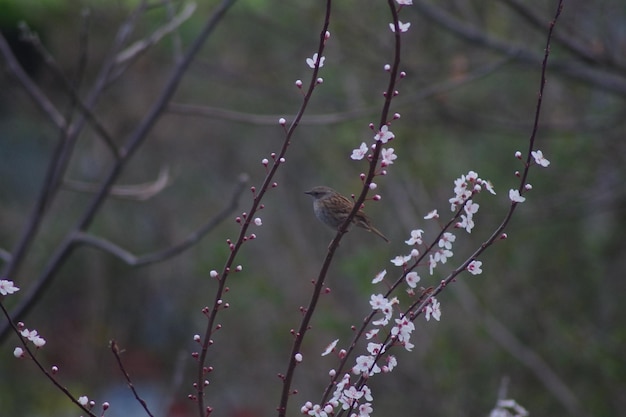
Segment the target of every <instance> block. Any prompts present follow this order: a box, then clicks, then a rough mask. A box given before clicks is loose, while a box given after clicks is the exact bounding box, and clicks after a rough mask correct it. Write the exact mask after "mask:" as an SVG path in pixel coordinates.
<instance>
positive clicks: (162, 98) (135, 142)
mask: <svg viewBox="0 0 626 417" xmlns="http://www.w3.org/2000/svg"><path fill="white" fill-rule="evenodd" d="M234 2H235V0H222V2H221V3H220V4H219V5H217V6H216V8H215V11H214V12H213V14H212V15H211V16H210V17H209V18H208V19H207V21H206V22H205V24H204V27H203V28H202V29H201V31H200V33H199V34H198V35H197V36H196V38H195V40H194V41H193V43H192V45H191V46H190V48H189V49H188V50H187V52H186V53H185V56H184V57H183V59H182V60H181V62H180V63H178V64H177V65H176V67H175V68H174V69H173V70H172V74H171V75H170V77H169V78H168V80H167V81H166V83H165V85H164V87H163V89H162V91H161V93H160V95H159V97H158V98H157V99H156V100H155V102H154V104H153V106H152V107H151V108H150V110H149V111H148V113H147V114H146V115H145V116H144V118H143V119H142V121H141V122H140V123H139V125H138V126H137V128H136V129H135V131H134V132H133V133H132V134H131V135H130V137H129V138H128V140H127V141H126V144H125V146H124V147H123V148H121V152H120V155H121V157H120V158H119V159H117V160H116V161H115V163H114V164H113V165H112V166H111V168H110V170H109V172H108V173H107V175H106V178H105V179H104V181H103V183H102V184H101V186H100V190H99V191H98V193H97V195H95V196H94V198H93V199H92V201H91V202H90V203H89V205H88V207H87V208H86V209H85V211H84V212H83V214H82V216H81V217H80V218H79V220H78V222H77V223H76V225H75V226H74V228H73V230H72V231H71V232H69V233H68V235H67V236H66V237H65V238H64V239H63V240H62V241H61V243H60V244H59V246H58V247H57V250H56V251H55V253H54V254H53V255H52V256H51V257H50V259H49V261H48V263H47V264H46V266H45V267H44V269H43V271H42V272H41V274H40V275H39V276H38V277H37V279H36V280H35V282H34V283H33V284H32V287H31V288H29V289H28V291H27V292H26V293H25V294H24V296H23V297H22V299H21V300H20V302H19V304H18V305H17V306H16V307H15V309H14V310H13V311H12V312H11V317H13V318H14V319H15V320H17V319H19V318H20V317H22V316H23V315H24V314H26V313H27V312H28V311H29V310H30V309H31V308H32V307H33V306H34V305H35V303H36V302H37V300H38V299H39V297H41V295H42V294H43V293H44V291H45V289H46V288H48V286H50V285H51V283H52V281H53V279H54V277H55V276H56V272H57V271H58V270H59V269H60V268H61V266H62V265H63V264H64V263H65V261H66V260H67V258H68V257H69V256H70V254H71V253H72V249H73V248H74V245H75V241H74V235H75V234H76V233H77V232H79V231H84V230H86V229H87V228H88V227H89V225H90V224H91V223H92V221H93V219H94V217H95V216H96V214H97V212H98V210H99V209H100V207H101V206H102V204H103V203H104V201H105V200H106V198H107V197H108V195H109V190H110V188H111V187H112V186H113V183H114V182H115V180H116V179H117V178H118V176H119V174H120V173H121V171H122V168H123V167H124V166H125V164H126V162H127V161H128V160H129V159H130V157H131V156H132V155H133V154H134V152H136V151H137V149H138V148H139V147H140V146H141V144H142V143H143V142H144V140H145V139H146V138H147V136H148V133H149V132H150V131H151V129H152V127H153V126H154V125H155V124H156V122H157V120H158V119H159V117H160V116H161V114H162V113H163V110H164V109H165V107H166V106H167V103H168V102H169V100H170V99H171V97H172V96H173V95H174V93H175V92H176V89H177V87H178V84H179V83H180V81H181V79H182V78H183V75H184V74H185V73H186V71H187V68H188V67H189V65H190V64H191V61H192V60H193V59H194V58H195V56H196V54H197V53H198V51H199V50H200V48H201V47H202V45H203V44H204V42H205V41H206V39H207V38H208V37H209V35H210V34H211V33H212V32H213V30H214V29H215V27H216V26H217V25H218V23H219V22H220V21H221V19H222V17H223V16H224V15H225V14H226V12H227V11H228V9H229V8H230V6H232V4H233V3H234ZM144 3H145V2H144ZM142 4H143V3H142ZM125 29H128V28H125V27H124V26H123V27H122V28H121V29H120V31H118V37H117V38H116V44H117V43H119V42H121V41H122V39H124V36H126V35H127V32H126V31H125ZM109 69H110V66H109V65H107V64H105V65H104V67H103V69H102V70H101V72H100V75H99V76H98V80H97V81H96V85H95V86H94V88H93V90H92V93H91V94H90V96H89V97H88V98H87V100H86V103H87V105H88V106H92V105H93V104H94V103H95V100H96V98H97V96H98V95H99V93H100V92H101V91H102V90H103V89H104V87H105V86H106V83H107V80H108V75H109V74H110V72H109ZM79 124H80V123H79ZM79 130H80V126H73V129H72V132H70V133H71V134H77V132H78V131H79ZM39 220H40V219H39ZM13 256H14V258H15V253H14V254H13ZM9 329H10V328H9V326H8V325H7V324H6V323H2V324H1V325H0V340H2V339H3V338H4V337H6V336H7V334H8V332H9Z"/></svg>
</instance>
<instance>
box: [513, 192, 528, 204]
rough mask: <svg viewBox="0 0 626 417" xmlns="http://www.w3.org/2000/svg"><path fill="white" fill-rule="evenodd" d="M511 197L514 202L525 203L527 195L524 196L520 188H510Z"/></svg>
mask: <svg viewBox="0 0 626 417" xmlns="http://www.w3.org/2000/svg"><path fill="white" fill-rule="evenodd" d="M509 199H510V200H511V201H512V202H514V203H523V202H524V201H526V197H522V196H521V195H520V193H519V191H518V190H513V189H511V190H509Z"/></svg>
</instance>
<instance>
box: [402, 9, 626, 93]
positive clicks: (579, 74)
mask: <svg viewBox="0 0 626 417" xmlns="http://www.w3.org/2000/svg"><path fill="white" fill-rule="evenodd" d="M413 7H416V8H417V10H419V11H420V12H421V13H422V14H424V15H425V16H426V17H427V18H428V20H431V21H433V22H435V23H437V24H439V25H440V26H442V27H443V28H444V29H446V30H448V31H449V32H451V33H453V34H455V35H457V36H458V37H460V38H461V39H464V40H466V41H469V42H472V43H475V44H477V45H481V46H484V47H486V48H489V49H492V50H495V51H497V52H500V53H503V54H505V55H507V56H510V57H512V58H515V59H516V60H518V61H520V62H525V63H530V64H540V63H541V62H542V60H543V58H542V56H541V54H537V53H534V52H532V51H530V50H528V49H527V48H525V47H523V46H522V45H514V44H511V43H507V42H504V41H502V40H499V39H497V38H494V37H492V36H490V35H489V34H487V33H486V32H484V31H482V30H480V29H478V28H476V27H475V26H472V25H470V24H467V23H465V22H463V21H461V20H459V19H457V18H456V17H454V16H452V15H451V14H449V13H447V12H445V11H444V10H443V9H441V8H440V7H438V6H433V5H432V4H428V3H427V2H425V1H417V2H415V3H413ZM551 66H552V70H553V71H555V72H560V73H562V74H564V75H567V76H569V77H571V78H574V79H576V80H579V81H583V82H586V83H589V84H592V85H595V86H596V87H598V88H601V89H603V90H606V91H608V92H611V93H614V94H615V93H617V94H620V95H626V80H625V79H624V78H623V77H620V76H618V75H615V74H610V73H607V72H603V71H600V70H594V69H591V68H588V67H586V66H584V65H578V64H575V63H572V62H571V60H570V61H565V60H561V61H558V60H557V61H553V62H552V64H551Z"/></svg>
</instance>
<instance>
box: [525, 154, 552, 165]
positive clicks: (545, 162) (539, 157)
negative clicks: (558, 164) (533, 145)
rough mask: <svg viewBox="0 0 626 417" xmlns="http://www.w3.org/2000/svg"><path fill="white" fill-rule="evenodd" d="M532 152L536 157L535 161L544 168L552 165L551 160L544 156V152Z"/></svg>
mask: <svg viewBox="0 0 626 417" xmlns="http://www.w3.org/2000/svg"><path fill="white" fill-rule="evenodd" d="M530 154H531V155H532V156H533V158H535V163H537V165H541V166H542V167H544V168H545V167H547V166H548V165H550V161H548V160H547V159H546V158H544V156H543V152H541V151H532V152H531V153H530Z"/></svg>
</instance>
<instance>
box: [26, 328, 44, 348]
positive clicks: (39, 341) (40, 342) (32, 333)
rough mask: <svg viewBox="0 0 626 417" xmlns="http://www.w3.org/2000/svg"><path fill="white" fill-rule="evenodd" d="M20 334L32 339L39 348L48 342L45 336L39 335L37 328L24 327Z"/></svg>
mask: <svg viewBox="0 0 626 417" xmlns="http://www.w3.org/2000/svg"><path fill="white" fill-rule="evenodd" d="M20 334H21V335H22V337H24V338H26V339H28V340H30V341H31V342H32V343H33V344H34V345H35V346H37V347H38V348H40V347H42V346H43V345H45V344H46V340H45V339H44V338H43V337H41V336H39V334H38V333H37V330H28V329H23V330H22V331H21V332H20Z"/></svg>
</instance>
